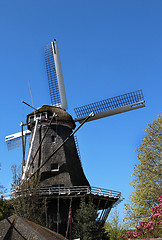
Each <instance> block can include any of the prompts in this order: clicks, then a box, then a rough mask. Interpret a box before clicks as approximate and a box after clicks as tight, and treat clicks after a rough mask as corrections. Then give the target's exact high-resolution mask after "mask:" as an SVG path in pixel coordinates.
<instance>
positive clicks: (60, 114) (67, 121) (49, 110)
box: [27, 105, 76, 129]
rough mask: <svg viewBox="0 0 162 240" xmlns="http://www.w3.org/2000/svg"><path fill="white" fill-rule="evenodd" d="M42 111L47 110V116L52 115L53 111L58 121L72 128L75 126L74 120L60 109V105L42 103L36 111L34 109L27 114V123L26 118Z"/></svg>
mask: <svg viewBox="0 0 162 240" xmlns="http://www.w3.org/2000/svg"><path fill="white" fill-rule="evenodd" d="M42 112H47V113H48V116H52V115H53V114H54V113H55V114H56V116H57V122H58V123H60V124H66V125H69V126H70V127H71V128H72V129H74V128H75V127H76V125H75V122H74V120H73V118H72V116H71V115H70V114H69V113H67V112H66V111H65V110H64V109H62V108H60V107H54V106H50V105H43V106H42V107H41V108H39V109H38V110H37V111H34V112H32V113H30V114H28V115H27V123H28V119H29V117H30V116H31V115H34V114H37V113H38V114H40V113H42ZM54 121H56V118H55V119H54Z"/></svg>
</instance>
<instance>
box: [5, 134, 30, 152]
mask: <svg viewBox="0 0 162 240" xmlns="http://www.w3.org/2000/svg"><path fill="white" fill-rule="evenodd" d="M30 135H31V131H29V130H25V131H23V137H24V138H26V142H27V143H29V141H30ZM24 140H25V139H24ZM5 142H6V143H7V148H8V150H12V149H14V148H17V147H20V146H21V145H22V132H18V133H14V134H11V135H8V136H6V137H5Z"/></svg>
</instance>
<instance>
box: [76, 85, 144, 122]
mask: <svg viewBox="0 0 162 240" xmlns="http://www.w3.org/2000/svg"><path fill="white" fill-rule="evenodd" d="M144 103H145V101H144V97H143V93H142V90H138V91H135V92H130V93H126V94H123V95H120V96H116V97H113V98H108V99H105V100H102V101H99V102H96V103H92V104H89V105H85V106H81V107H78V108H74V111H75V114H76V116H77V118H76V119H75V121H81V120H82V119H84V118H85V117H86V116H88V115H89V114H90V113H91V112H94V114H95V115H96V117H93V119H92V120H95V119H98V118H102V117H106V116H110V115H114V114H118V113H121V112H126V111H130V110H133V109H137V108H141V107H145V104H144ZM103 113H105V114H103Z"/></svg>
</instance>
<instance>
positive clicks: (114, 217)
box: [105, 208, 124, 240]
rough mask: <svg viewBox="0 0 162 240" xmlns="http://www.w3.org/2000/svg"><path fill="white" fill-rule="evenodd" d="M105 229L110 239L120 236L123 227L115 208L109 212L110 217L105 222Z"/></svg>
mask: <svg viewBox="0 0 162 240" xmlns="http://www.w3.org/2000/svg"><path fill="white" fill-rule="evenodd" d="M105 229H106V232H107V234H108V236H109V238H110V240H119V239H121V237H120V236H121V235H122V233H123V231H124V228H123V226H122V224H121V222H120V219H119V213H118V211H117V208H115V211H114V212H113V213H112V214H111V216H110V219H108V221H107V222H106V224H105Z"/></svg>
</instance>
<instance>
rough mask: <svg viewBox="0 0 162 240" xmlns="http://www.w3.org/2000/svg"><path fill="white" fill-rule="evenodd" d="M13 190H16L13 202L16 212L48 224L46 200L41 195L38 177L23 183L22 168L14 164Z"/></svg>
mask: <svg viewBox="0 0 162 240" xmlns="http://www.w3.org/2000/svg"><path fill="white" fill-rule="evenodd" d="M11 170H12V184H11V190H12V191H14V194H13V197H12V199H11V201H10V202H11V204H12V206H13V208H14V211H15V214H17V215H18V216H21V217H24V218H26V219H28V220H30V221H33V222H35V223H38V224H41V225H44V226H45V224H46V218H45V214H46V213H45V211H46V201H45V199H43V198H40V196H39V194H38V193H39V185H38V179H34V178H33V179H32V180H31V181H30V182H29V181H28V182H25V181H24V182H23V184H21V168H20V167H17V166H16V165H13V166H12V167H11Z"/></svg>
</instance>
